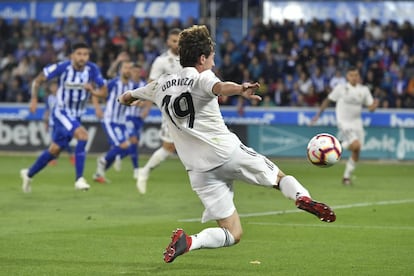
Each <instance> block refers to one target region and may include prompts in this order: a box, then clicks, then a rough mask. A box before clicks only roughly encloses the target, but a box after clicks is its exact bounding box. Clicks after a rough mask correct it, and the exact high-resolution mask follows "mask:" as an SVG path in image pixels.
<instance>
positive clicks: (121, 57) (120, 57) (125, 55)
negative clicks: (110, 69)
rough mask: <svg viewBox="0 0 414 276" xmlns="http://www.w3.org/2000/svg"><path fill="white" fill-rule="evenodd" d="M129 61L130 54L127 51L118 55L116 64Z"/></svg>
mask: <svg viewBox="0 0 414 276" xmlns="http://www.w3.org/2000/svg"><path fill="white" fill-rule="evenodd" d="M128 60H129V54H128V53H127V52H125V51H122V52H120V53H119V54H118V56H117V57H116V62H118V63H119V62H122V61H128Z"/></svg>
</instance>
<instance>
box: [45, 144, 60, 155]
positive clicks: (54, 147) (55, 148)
mask: <svg viewBox="0 0 414 276" xmlns="http://www.w3.org/2000/svg"><path fill="white" fill-rule="evenodd" d="M48 150H49V153H50V154H51V155H53V156H55V157H58V156H59V153H60V151H61V148H60V146H59V145H57V144H55V143H52V144H51V145H50V147H49V149H48Z"/></svg>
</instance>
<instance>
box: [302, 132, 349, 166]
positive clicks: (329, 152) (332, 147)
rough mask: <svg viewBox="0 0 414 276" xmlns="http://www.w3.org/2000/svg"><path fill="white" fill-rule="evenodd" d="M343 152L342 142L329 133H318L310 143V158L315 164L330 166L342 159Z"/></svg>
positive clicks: (308, 150) (308, 153) (308, 148)
mask: <svg viewBox="0 0 414 276" xmlns="http://www.w3.org/2000/svg"><path fill="white" fill-rule="evenodd" d="M341 154H342V147H341V144H340V143H339V141H338V139H336V137H335V136H333V135H331V134H329V133H320V134H317V135H315V136H314V137H313V138H312V139H311V140H310V141H309V143H308V147H307V155H308V160H309V161H310V162H311V163H312V164H313V165H315V166H318V167H321V168H327V167H330V166H332V165H334V164H335V163H336V162H338V161H339V159H341Z"/></svg>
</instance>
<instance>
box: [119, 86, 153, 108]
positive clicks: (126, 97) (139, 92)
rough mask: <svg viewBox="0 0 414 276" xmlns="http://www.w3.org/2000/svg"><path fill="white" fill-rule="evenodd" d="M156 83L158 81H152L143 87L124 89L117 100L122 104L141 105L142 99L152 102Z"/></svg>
mask: <svg viewBox="0 0 414 276" xmlns="http://www.w3.org/2000/svg"><path fill="white" fill-rule="evenodd" d="M157 85H158V83H157V82H156V81H153V82H150V83H148V84H147V85H145V86H143V87H139V88H136V89H133V90H128V91H125V92H124V93H122V95H121V96H119V97H118V102H119V103H120V104H123V105H142V101H151V102H153V101H154V99H153V97H154V94H155V91H156V89H157Z"/></svg>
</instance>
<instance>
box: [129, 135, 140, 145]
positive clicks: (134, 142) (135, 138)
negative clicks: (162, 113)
mask: <svg viewBox="0 0 414 276" xmlns="http://www.w3.org/2000/svg"><path fill="white" fill-rule="evenodd" d="M129 142H130V143H131V144H138V139H137V137H136V136H132V137H129Z"/></svg>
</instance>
